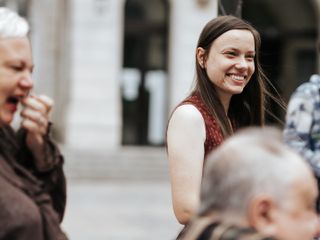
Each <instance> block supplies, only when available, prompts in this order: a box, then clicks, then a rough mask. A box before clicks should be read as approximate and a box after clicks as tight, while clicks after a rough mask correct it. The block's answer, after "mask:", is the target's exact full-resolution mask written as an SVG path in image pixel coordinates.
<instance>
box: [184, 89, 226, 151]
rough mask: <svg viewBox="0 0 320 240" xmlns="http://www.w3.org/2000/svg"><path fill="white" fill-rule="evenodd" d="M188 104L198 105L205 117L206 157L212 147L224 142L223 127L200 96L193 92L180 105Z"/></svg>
mask: <svg viewBox="0 0 320 240" xmlns="http://www.w3.org/2000/svg"><path fill="white" fill-rule="evenodd" d="M186 104H191V105H193V106H194V107H196V108H197V109H198V111H199V112H200V113H201V115H202V117H203V120H204V123H205V128H206V140H205V142H204V156H205V157H206V156H207V155H208V153H210V151H211V150H212V149H214V148H216V147H217V146H219V145H220V144H221V143H222V142H223V140H224V137H223V134H222V131H221V128H220V126H219V125H218V122H217V120H216V118H215V117H214V116H212V114H211V113H210V112H209V110H208V108H207V106H206V105H205V104H204V102H203V101H202V100H201V98H200V96H198V95H197V94H193V95H191V96H189V97H187V98H186V99H185V100H183V101H182V102H181V103H180V104H179V106H181V105H186Z"/></svg>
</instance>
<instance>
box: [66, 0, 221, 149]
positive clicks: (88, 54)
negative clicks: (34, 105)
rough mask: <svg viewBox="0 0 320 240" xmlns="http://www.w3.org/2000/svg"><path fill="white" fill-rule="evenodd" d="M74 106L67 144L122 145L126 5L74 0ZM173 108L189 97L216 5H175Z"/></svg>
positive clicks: (181, 1)
mask: <svg viewBox="0 0 320 240" xmlns="http://www.w3.org/2000/svg"><path fill="white" fill-rule="evenodd" d="M70 3H71V4H70V11H71V12H70V15H71V19H70V33H71V44H70V47H71V57H70V75H71V83H70V97H69V98H70V103H69V106H68V110H67V111H66V112H67V121H66V127H65V129H66V141H65V143H66V144H67V145H68V146H69V147H73V148H90V149H92V148H98V149H108V148H109V149H114V148H118V147H119V146H120V142H121V139H120V137H121V105H120V96H119V94H120V87H119V82H120V76H121V70H122V69H121V68H122V59H121V56H122V46H123V45H122V38H123V20H124V19H123V16H124V4H125V1H123V0H122V1H119V0H105V1H88V0H77V1H76V0H73V1H70ZM169 4H170V7H169V9H170V12H171V17H170V19H171V23H170V33H169V35H170V49H169V51H170V57H169V78H170V79H169V82H170V83H171V84H170V86H169V92H170V97H169V99H168V103H167V104H168V106H169V107H168V109H171V108H172V106H173V105H175V104H176V103H177V102H178V101H180V100H181V99H182V98H183V97H185V96H186V93H187V92H188V90H189V88H190V85H191V82H192V79H193V74H194V71H193V65H194V52H195V45H196V42H197V38H198V35H199V32H200V31H201V29H202V27H203V26H204V24H205V23H206V22H207V21H208V20H209V19H211V18H213V17H214V16H216V12H217V7H216V1H215V0H211V1H209V3H208V4H207V5H206V6H204V7H200V6H199V5H198V4H197V1H196V0H187V1H186V0H174V1H173V0H172V1H170V2H169Z"/></svg>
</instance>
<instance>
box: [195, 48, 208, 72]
mask: <svg viewBox="0 0 320 240" xmlns="http://www.w3.org/2000/svg"><path fill="white" fill-rule="evenodd" d="M205 60H206V50H204V49H203V48H202V47H198V48H197V61H198V63H199V65H200V66H201V68H205V67H206V64H205V62H206V61H205Z"/></svg>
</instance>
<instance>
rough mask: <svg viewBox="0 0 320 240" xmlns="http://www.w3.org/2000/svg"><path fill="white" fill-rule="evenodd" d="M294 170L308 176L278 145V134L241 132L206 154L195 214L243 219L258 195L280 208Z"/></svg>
mask: <svg viewBox="0 0 320 240" xmlns="http://www.w3.org/2000/svg"><path fill="white" fill-rule="evenodd" d="M297 167H298V168H299V169H303V168H305V169H307V171H310V174H311V170H310V169H309V167H308V165H307V164H306V163H305V162H304V161H303V159H302V158H301V157H300V156H298V155H297V154H296V153H294V152H293V151H292V150H291V149H289V148H288V147H287V146H285V144H284V143H283V142H282V139H281V132H280V131H278V130H277V129H273V128H265V129H260V128H250V129H246V130H242V132H241V131H240V134H236V135H235V136H233V137H231V138H230V139H228V140H226V141H225V143H223V144H222V146H220V147H219V148H217V149H216V150H215V151H213V152H212V153H211V154H210V155H209V157H208V159H207V162H206V166H205V171H204V178H203V182H202V186H201V204H200V210H199V215H200V216H203V215H207V214H208V213H210V212H217V213H221V215H237V216H239V217H241V216H242V217H243V216H245V214H246V211H247V209H248V206H249V204H250V201H251V199H252V198H254V197H256V196H258V195H259V194H268V195H269V196H270V197H272V198H273V199H274V200H275V201H276V202H277V203H278V204H280V205H281V202H282V201H281V199H285V198H284V197H286V194H287V193H288V191H290V189H291V188H292V187H290V186H291V184H292V183H293V181H294V180H295V179H296V177H297V175H296V169H297ZM302 171H303V170H302Z"/></svg>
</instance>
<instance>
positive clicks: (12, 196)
mask: <svg viewBox="0 0 320 240" xmlns="http://www.w3.org/2000/svg"><path fill="white" fill-rule="evenodd" d="M25 136H26V132H25V131H24V130H20V131H18V133H15V132H14V131H13V129H12V128H10V127H2V128H0V192H1V194H0V240H31V239H32V240H66V239H67V237H66V236H65V234H64V233H63V232H62V230H61V229H60V223H61V221H62V219H63V214H64V210H65V205H66V182H65V176H64V173H63V169H62V164H63V157H62V156H61V154H60V152H59V150H58V148H57V147H56V145H55V144H54V143H53V142H52V141H51V140H50V139H49V136H46V137H45V156H43V157H44V158H46V162H47V163H48V164H47V165H46V166H45V168H43V169H37V167H36V166H35V165H34V159H33V156H32V154H31V152H30V151H29V150H28V149H27V147H26V145H25Z"/></svg>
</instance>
